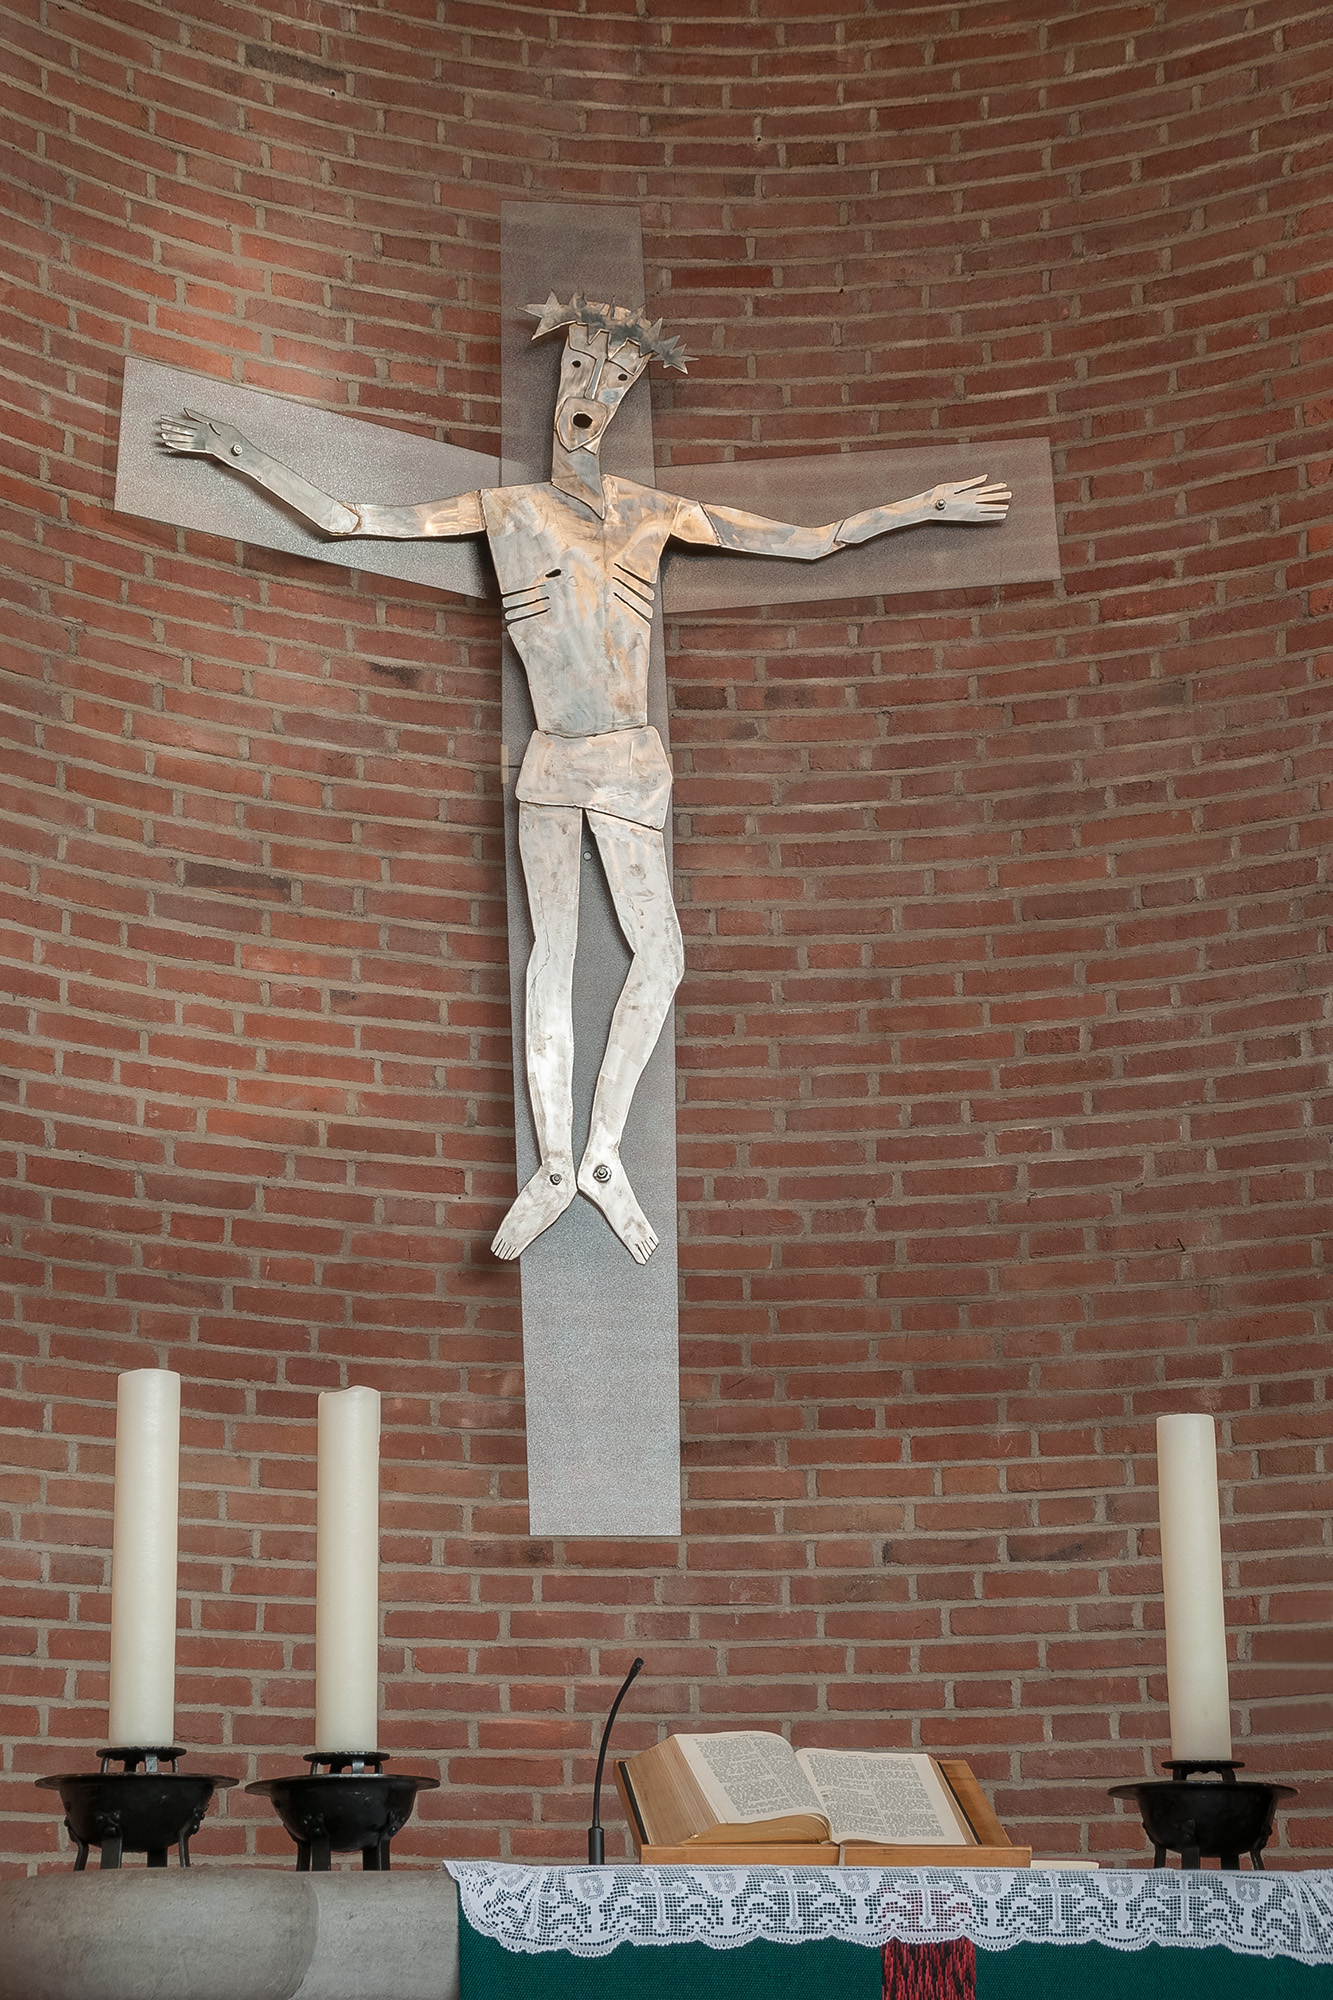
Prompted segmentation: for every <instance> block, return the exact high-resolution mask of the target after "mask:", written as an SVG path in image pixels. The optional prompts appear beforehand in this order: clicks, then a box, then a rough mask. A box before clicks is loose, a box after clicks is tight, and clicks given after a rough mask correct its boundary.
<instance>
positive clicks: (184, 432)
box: [157, 410, 247, 459]
mask: <svg viewBox="0 0 1333 2000" xmlns="http://www.w3.org/2000/svg"><path fill="white" fill-rule="evenodd" d="M157 441H158V443H159V444H160V445H163V446H164V447H165V448H166V450H167V451H174V452H180V453H189V452H195V453H199V454H202V456H203V457H205V458H224V459H225V458H239V457H240V456H241V450H242V447H243V446H244V445H245V444H246V442H247V440H246V439H245V438H243V437H242V436H241V433H240V432H239V431H238V430H237V429H236V428H235V427H234V425H232V424H224V423H221V422H219V420H218V418H216V417H205V416H202V415H201V414H200V412H199V411H198V410H184V411H182V412H181V414H180V416H178V417H159V418H158V420H157Z"/></svg>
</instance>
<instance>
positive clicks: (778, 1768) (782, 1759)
mask: <svg viewBox="0 0 1333 2000" xmlns="http://www.w3.org/2000/svg"><path fill="white" fill-rule="evenodd" d="M676 1741H677V1743H679V1745H680V1747H681V1750H682V1751H683V1752H684V1755H685V1758H686V1760H687V1762H688V1764H689V1767H690V1769H691V1771H693V1773H694V1775H695V1777H696V1779H697V1780H698V1783H699V1789H700V1790H701V1791H702V1792H703V1794H704V1796H705V1798H706V1799H707V1800H708V1803H709V1805H710V1806H711V1807H712V1808H713V1811H714V1812H715V1813H716V1814H717V1816H718V1819H719V1820H720V1821H723V1822H729V1823H730V1824H732V1825H736V1826H746V1825H749V1824H751V1823H752V1822H754V1821H756V1820H764V1819H782V1818H786V1817H788V1816H790V1815H791V1814H793V1813H813V1814H814V1815H815V1816H816V1817H819V1816H820V1815H821V1812H822V1808H821V1806H820V1803H819V1799H818V1796H817V1794H816V1792H815V1790H814V1788H813V1786H812V1785H811V1783H810V1780H809V1778H808V1777H807V1776H806V1774H805V1772H804V1771H803V1770H802V1769H801V1767H800V1765H799V1764H798V1763H797V1761H796V1758H795V1756H794V1754H793V1752H792V1747H791V1745H790V1743H788V1742H787V1741H786V1739H785V1738H784V1737H781V1736H775V1735H773V1734H772V1733H771V1732H770V1731H768V1730H766V1729H734V1730H722V1731H720V1732H719V1733H718V1734H717V1735H716V1736H677V1738H676Z"/></svg>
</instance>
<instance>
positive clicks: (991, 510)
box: [925, 472, 1014, 522]
mask: <svg viewBox="0 0 1333 2000" xmlns="http://www.w3.org/2000/svg"><path fill="white" fill-rule="evenodd" d="M989 477H990V474H989V473H987V472H983V473H981V474H979V475H978V477H977V478H976V479H954V480H950V481H949V482H948V484H946V485H944V486H932V487H931V489H930V492H929V493H927V494H926V495H925V506H926V519H927V520H929V521H983V522H986V521H989V522H996V521H1002V520H1003V519H1004V517H1005V515H1006V514H1007V513H1008V512H1009V502H1010V501H1011V500H1012V499H1013V497H1014V496H1013V494H1012V493H1011V492H1010V491H1009V488H1008V487H1007V486H988V485H987V484H986V481H987V480H988V479H989Z"/></svg>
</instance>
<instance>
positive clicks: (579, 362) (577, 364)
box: [574, 359, 583, 368]
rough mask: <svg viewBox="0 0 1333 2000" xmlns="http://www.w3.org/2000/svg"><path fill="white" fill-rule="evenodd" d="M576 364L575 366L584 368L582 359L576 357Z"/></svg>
mask: <svg viewBox="0 0 1333 2000" xmlns="http://www.w3.org/2000/svg"><path fill="white" fill-rule="evenodd" d="M574 366H575V367H576V368H582V366H583V363H582V362H581V361H579V360H577V359H576V360H575V362H574Z"/></svg>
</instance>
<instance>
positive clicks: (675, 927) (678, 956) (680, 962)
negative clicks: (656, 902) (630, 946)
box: [639, 907, 685, 993]
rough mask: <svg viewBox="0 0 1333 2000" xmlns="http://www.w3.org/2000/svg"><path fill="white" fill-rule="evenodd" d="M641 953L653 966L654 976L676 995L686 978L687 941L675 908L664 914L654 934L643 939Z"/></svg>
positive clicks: (668, 990) (655, 926)
mask: <svg viewBox="0 0 1333 2000" xmlns="http://www.w3.org/2000/svg"><path fill="white" fill-rule="evenodd" d="M639 949H640V952H641V954H642V956H643V958H644V960H645V961H646V962H647V964H648V965H650V966H651V968H652V972H653V976H654V978H655V979H657V980H658V981H660V982H661V984H662V985H663V986H664V987H665V988H666V990H667V992H668V993H674V992H675V990H676V988H677V987H678V986H679V985H680V982H681V980H682V979H683V978H684V977H685V940H684V938H683V937H682V936H681V934H680V919H679V918H678V917H677V915H676V912H675V910H674V908H671V907H668V909H667V910H666V911H665V912H663V914H662V916H661V918H660V919H659V921H658V923H657V924H655V925H654V927H653V930H652V933H651V934H650V935H649V936H647V937H645V938H643V939H642V941H641V943H640V947H639Z"/></svg>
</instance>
